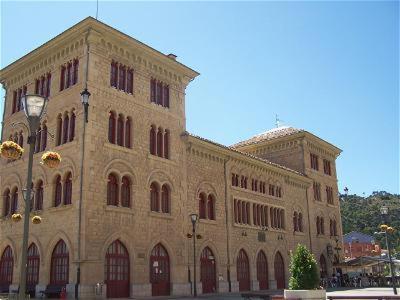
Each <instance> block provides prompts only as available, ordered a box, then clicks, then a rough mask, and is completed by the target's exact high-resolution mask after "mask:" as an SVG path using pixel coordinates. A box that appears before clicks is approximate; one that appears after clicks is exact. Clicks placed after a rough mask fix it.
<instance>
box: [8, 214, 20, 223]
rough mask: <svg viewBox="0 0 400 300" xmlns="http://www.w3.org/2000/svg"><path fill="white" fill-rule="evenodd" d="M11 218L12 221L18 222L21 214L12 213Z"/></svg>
mask: <svg viewBox="0 0 400 300" xmlns="http://www.w3.org/2000/svg"><path fill="white" fill-rule="evenodd" d="M11 219H12V220H13V221H14V222H19V221H21V220H22V216H21V214H13V215H12V216H11Z"/></svg>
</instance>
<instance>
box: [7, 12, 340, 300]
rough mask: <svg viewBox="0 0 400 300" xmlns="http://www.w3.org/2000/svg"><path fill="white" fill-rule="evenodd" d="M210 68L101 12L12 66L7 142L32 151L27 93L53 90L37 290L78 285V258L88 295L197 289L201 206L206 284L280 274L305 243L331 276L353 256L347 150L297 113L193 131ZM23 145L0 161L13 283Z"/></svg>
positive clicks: (37, 167) (230, 285)
mask: <svg viewBox="0 0 400 300" xmlns="http://www.w3.org/2000/svg"><path fill="white" fill-rule="evenodd" d="M198 75H199V73H197V72H196V71H194V70H192V69H190V68H189V67H187V66H185V65H183V64H181V63H180V62H178V61H177V60H176V56H175V55H172V54H169V55H164V54H162V53H160V52H158V51H157V50H155V49H153V48H151V47H149V46H147V45H144V44H143V43H141V42H139V41H137V40H135V39H133V38H131V37H129V36H127V35H125V34H123V33H121V32H119V31H117V30H115V29H114V28H111V27H109V26H107V25H106V24H103V23H101V22H99V21H97V20H95V19H93V18H86V19H84V20H83V21H81V22H80V23H78V24H76V25H75V26H73V27H71V28H69V29H67V30H66V31H64V32H63V33H61V34H60V35H58V36H56V37H55V38H53V39H51V40H50V41H48V42H47V43H45V44H44V45H42V46H40V47H39V48H37V49H35V50H33V51H32V52H30V53H28V54H27V55H25V56H23V57H22V58H20V59H19V60H17V61H15V62H13V63H12V64H10V65H9V66H7V67H5V68H4V69H2V70H1V73H0V80H1V83H2V84H3V87H4V89H5V90H6V97H5V102H4V115H3V130H2V140H3V141H4V140H9V139H12V140H15V141H17V142H18V143H20V144H21V145H23V147H25V149H27V147H26V146H27V144H26V141H27V136H28V132H27V131H26V128H25V127H24V126H22V125H18V124H17V123H18V122H26V120H25V116H24V113H23V112H22V111H21V109H22V108H21V105H20V98H21V97H22V95H23V94H25V93H28V94H31V93H37V94H42V95H45V96H47V97H48V99H49V103H48V107H47V113H46V115H45V116H44V118H43V119H42V123H41V130H40V131H39V132H38V133H37V145H36V148H35V152H36V154H35V155H34V167H33V182H32V186H33V189H34V201H33V207H32V209H33V211H34V213H35V214H38V215H40V216H41V217H42V223H41V224H38V225H33V224H31V226H30V236H29V245H30V247H29V253H28V256H29V257H28V279H27V281H28V282H27V285H28V289H29V290H30V291H31V292H32V294H34V293H35V292H36V294H37V295H38V294H39V293H40V291H43V290H45V289H46V288H47V287H50V286H51V287H60V286H65V287H66V290H67V295H68V297H74V293H75V286H76V283H77V280H78V272H77V271H78V269H80V280H79V282H80V284H79V295H80V297H93V296H94V295H95V292H97V293H100V294H101V295H97V297H112V298H114V297H127V296H149V295H169V294H171V295H189V294H190V293H191V289H192V282H193V277H194V276H193V271H194V264H193V261H194V260H193V248H192V245H193V240H192V238H189V237H188V234H189V233H191V230H192V225H191V221H190V218H189V215H190V214H191V213H197V214H198V215H199V217H200V219H199V222H198V223H197V225H196V232H197V234H198V235H199V236H198V237H199V239H197V241H196V242H197V244H196V251H195V259H196V262H197V269H196V275H197V289H198V293H215V292H228V291H232V292H235V291H239V290H240V291H242V290H259V289H274V288H283V287H285V286H287V284H288V278H289V274H288V264H289V254H290V251H291V250H293V249H294V247H295V246H296V245H297V244H298V243H303V244H305V245H307V246H308V247H309V248H310V249H311V250H312V252H313V253H314V254H315V255H316V258H317V260H319V262H320V269H321V270H320V271H321V274H322V275H323V276H325V275H326V274H328V273H331V272H332V270H333V263H334V261H335V260H338V259H339V257H341V256H342V253H341V251H340V253H339V251H337V253H336V252H335V251H334V250H333V249H334V247H335V245H337V242H335V240H338V243H339V244H341V239H342V238H341V235H342V228H341V219H340V210H339V201H338V197H337V194H338V188H337V174H336V168H335V159H336V158H337V156H338V155H339V154H340V151H341V150H340V149H338V148H337V147H335V146H334V145H332V144H330V143H328V142H326V141H324V140H322V139H320V138H318V137H317V136H315V135H313V134H311V133H309V132H307V131H305V130H299V129H295V128H292V127H278V128H275V129H272V130H270V131H267V132H265V133H263V134H260V135H257V136H255V137H253V138H250V139H249V140H246V141H243V142H240V143H238V144H236V145H233V146H231V147H228V146H223V145H220V144H218V143H215V142H212V141H209V140H206V139H203V138H201V137H198V136H195V135H192V134H190V133H188V132H187V131H186V118H185V89H186V87H187V86H188V84H189V83H190V82H191V81H192V80H193V79H195V77H196V76H198ZM86 87H87V89H88V90H89V91H90V93H91V96H90V106H89V117H88V122H87V123H85V122H84V113H83V108H82V104H81V103H80V93H81V92H82V91H83V90H84V88H86ZM205 109H206V108H205ZM13 124H14V125H13ZM84 125H85V127H84ZM84 128H85V130H83V129H84ZM44 150H54V151H57V152H58V153H60V155H61V156H62V163H61V165H60V166H59V167H58V168H56V169H49V168H46V167H45V166H43V165H41V164H40V158H41V155H42V154H43V151H44ZM26 152H27V151H26ZM26 152H25V153H24V154H23V156H22V158H21V159H19V160H15V161H5V160H4V159H2V160H1V163H0V164H1V165H0V166H1V169H0V188H1V195H2V201H0V211H1V218H0V255H1V261H0V289H2V290H3V291H7V290H9V289H11V290H12V289H17V288H18V282H19V270H20V260H21V253H20V249H21V244H22V229H23V225H22V222H19V223H16V222H13V221H12V219H11V215H12V214H13V213H14V212H21V213H22V212H23V207H24V203H23V199H22V194H23V193H22V190H23V189H24V187H25V185H26V183H25V180H26V174H27V158H28V154H27V153H26ZM98 283H99V285H98ZM96 287H97V289H96ZM99 287H101V288H99Z"/></svg>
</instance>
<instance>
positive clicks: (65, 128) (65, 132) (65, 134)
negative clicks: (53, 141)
mask: <svg viewBox="0 0 400 300" xmlns="http://www.w3.org/2000/svg"><path fill="white" fill-rule="evenodd" d="M68 127H69V117H68V115H67V114H66V115H65V116H64V123H63V144H65V143H66V142H68Z"/></svg>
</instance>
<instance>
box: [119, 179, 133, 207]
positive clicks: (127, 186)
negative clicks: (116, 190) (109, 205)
mask: <svg viewBox="0 0 400 300" xmlns="http://www.w3.org/2000/svg"><path fill="white" fill-rule="evenodd" d="M121 206H123V207H130V206H131V181H130V180H129V178H128V177H127V176H124V177H122V183H121Z"/></svg>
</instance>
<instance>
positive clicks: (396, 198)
mask: <svg viewBox="0 0 400 300" xmlns="http://www.w3.org/2000/svg"><path fill="white" fill-rule="evenodd" d="M383 205H386V206H387V207H388V208H389V213H388V216H387V220H386V222H385V221H384V220H383V219H382V216H381V214H380V208H381V207H382V206H383ZM340 209H341V214H342V224H343V234H346V233H349V232H351V231H358V232H362V233H365V234H368V235H372V236H373V235H374V232H376V231H379V230H380V229H379V225H381V224H383V223H387V224H388V225H389V226H391V227H394V228H395V229H396V231H395V232H394V233H393V234H389V235H388V238H389V242H390V245H391V248H392V249H393V250H394V254H395V256H397V258H400V195H393V194H390V193H387V192H385V191H380V192H373V193H372V195H370V196H368V197H361V196H358V195H347V196H346V195H340ZM375 239H376V241H377V242H379V244H380V245H381V247H382V248H383V249H386V244H385V240H384V237H383V236H381V235H378V236H377V235H375Z"/></svg>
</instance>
